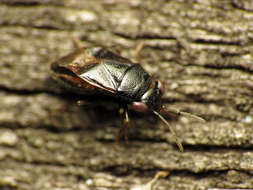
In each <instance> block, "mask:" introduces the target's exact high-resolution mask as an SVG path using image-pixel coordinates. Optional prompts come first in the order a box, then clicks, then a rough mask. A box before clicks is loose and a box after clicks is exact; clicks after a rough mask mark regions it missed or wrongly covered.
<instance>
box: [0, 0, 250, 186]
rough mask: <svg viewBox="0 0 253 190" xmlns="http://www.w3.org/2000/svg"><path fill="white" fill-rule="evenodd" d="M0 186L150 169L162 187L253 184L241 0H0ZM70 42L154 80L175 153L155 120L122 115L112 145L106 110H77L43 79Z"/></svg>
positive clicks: (246, 6) (114, 182)
mask: <svg viewBox="0 0 253 190" xmlns="http://www.w3.org/2000/svg"><path fill="white" fill-rule="evenodd" d="M0 2H1V3H0V16H1V17H0V25H1V27H0V46H1V50H0V66H1V69H0V78H1V80H0V176H1V177H0V187H1V188H3V189H20V190H21V189H22V190H23V189H54V188H68V189H99V188H100V187H105V188H106V189H113V188H115V189H119V188H120V189H130V188H132V187H133V186H134V185H138V184H144V183H146V182H147V181H149V180H150V179H151V178H152V177H153V176H154V175H155V173H156V172H157V171H161V170H162V171H170V175H169V176H168V177H167V178H165V179H163V180H160V181H159V183H158V184H157V185H158V186H159V187H160V188H161V189H207V188H215V187H216V188H253V177H252V169H253V165H252V163H253V151H252V147H253V138H252V134H253V127H252V124H253V116H252V113H253V106H252V105H253V98H252V94H253V75H252V72H253V64H252V61H253V59H252V49H253V48H252V47H253V46H252V38H253V29H252V10H253V7H252V3H251V1H250V0H249V1H239V0H238V1H237V0H229V1H218V0H217V1H213V0H207V1H186V0H185V1H165V0H161V1H153V0H146V1H141V0H129V1H123V0H104V1H99V0H85V1H80V0H74V1H64V0H63V1H53V0H52V1H43V0H14V1H13V0H12V1H7V0H1V1H0ZM72 37H77V38H79V39H81V40H82V41H85V43H86V44H88V45H102V46H106V47H116V48H117V49H119V50H120V51H121V55H123V56H125V57H128V58H130V59H132V60H134V59H135V57H134V49H135V47H136V46H137V44H139V43H140V42H144V43H145V44H146V46H145V47H144V49H143V50H142V52H141V58H142V59H141V60H142V64H143V67H144V68H145V69H146V70H147V71H148V72H149V73H151V74H152V75H155V77H157V78H159V79H160V80H161V81H164V83H165V86H166V93H165V96H164V102H165V105H166V106H167V107H170V108H176V109H179V110H182V111H187V112H190V113H194V114H196V115H199V116H201V117H203V118H205V119H206V120H207V122H206V123H205V124H203V123H200V122H198V121H195V120H192V119H189V118H183V117H181V118H179V119H178V120H175V119H171V120H170V123H171V125H172V126H173V127H174V128H175V130H176V132H177V134H178V136H179V137H180V138H181V139H182V140H183V145H184V147H185V152H183V153H181V152H179V151H178V148H177V147H176V146H175V139H174V138H173V136H172V135H171V133H170V132H169V130H168V129H166V128H164V127H163V124H162V122H160V121H158V120H156V118H155V116H153V115H143V114H139V113H135V112H131V113H130V114H131V115H130V116H131V125H130V129H129V143H128V144H125V143H121V144H119V145H118V146H116V147H115V144H114V139H115V136H116V135H117V131H118V129H119V127H120V119H119V116H118V110H117V107H116V108H115V106H114V107H113V106H110V105H108V106H106V107H102V108H90V107H89V108H87V109H86V108H81V107H78V106H76V105H75V103H74V102H75V100H76V98H75V97H74V96H72V95H69V94H65V93H64V91H62V90H61V89H60V88H59V87H58V86H57V85H56V84H55V83H53V82H52V81H51V80H50V70H49V65H50V63H51V62H53V61H54V60H56V59H58V58H60V57H61V56H63V55H65V54H67V53H69V52H71V51H73V49H74V46H73V43H72Z"/></svg>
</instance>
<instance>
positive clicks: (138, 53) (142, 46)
mask: <svg viewBox="0 0 253 190" xmlns="http://www.w3.org/2000/svg"><path fill="white" fill-rule="evenodd" d="M144 46H145V43H144V42H140V43H139V44H138V45H137V47H136V48H135V51H134V55H135V57H136V58H137V60H138V62H139V64H141V56H140V53H141V50H142V49H143V48H144Z"/></svg>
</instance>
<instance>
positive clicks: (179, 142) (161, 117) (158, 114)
mask: <svg viewBox="0 0 253 190" xmlns="http://www.w3.org/2000/svg"><path fill="white" fill-rule="evenodd" d="M153 113H154V114H155V115H157V116H158V117H159V118H160V119H161V120H162V121H163V122H164V123H165V124H166V125H167V126H168V127H169V129H170V132H171V133H172V135H173V136H174V138H175V140H176V144H177V146H178V148H179V150H180V151H181V152H183V151H184V147H183V145H182V143H181V140H180V139H179V138H178V137H177V134H176V132H175V131H174V130H173V128H172V127H171V126H170V124H169V122H168V121H167V120H166V119H164V117H163V116H162V115H161V114H160V113H158V112H156V111H155V110H153Z"/></svg>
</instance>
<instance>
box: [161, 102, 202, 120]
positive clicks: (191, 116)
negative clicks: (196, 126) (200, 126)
mask: <svg viewBox="0 0 253 190" xmlns="http://www.w3.org/2000/svg"><path fill="white" fill-rule="evenodd" d="M161 113H162V114H166V115H167V114H176V115H178V116H183V117H188V118H192V119H195V120H198V121H200V122H203V123H205V122H206V120H205V119H203V118H202V117H199V116H197V115H194V114H191V113H188V112H183V111H179V110H176V109H171V108H170V109H167V108H165V107H164V106H162V108H161Z"/></svg>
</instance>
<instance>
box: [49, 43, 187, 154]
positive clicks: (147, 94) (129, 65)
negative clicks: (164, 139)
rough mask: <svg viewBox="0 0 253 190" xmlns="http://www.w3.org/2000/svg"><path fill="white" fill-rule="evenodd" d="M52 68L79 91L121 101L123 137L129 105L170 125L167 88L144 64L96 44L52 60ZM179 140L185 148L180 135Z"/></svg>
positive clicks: (64, 82) (73, 88) (64, 81)
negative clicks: (165, 103)
mask: <svg viewBox="0 0 253 190" xmlns="http://www.w3.org/2000/svg"><path fill="white" fill-rule="evenodd" d="M51 69H52V71H53V77H54V78H56V79H57V80H58V81H61V82H63V84H64V85H65V86H67V87H68V88H69V89H70V90H72V91H75V92H76V93H78V94H84V95H99V96H101V97H105V96H108V97H111V98H112V99H114V100H115V101H116V102H118V103H119V105H120V107H121V109H120V114H121V115H122V116H123V117H124V119H123V126H122V127H121V129H120V132H119V135H118V136H119V137H120V136H121V134H122V133H124V134H126V133H125V132H126V127H127V124H128V123H129V117H128V106H129V105H130V106H132V109H134V110H135V111H140V112H147V111H152V112H153V113H154V114H155V115H157V116H158V117H159V118H160V119H161V120H162V121H163V122H165V123H166V125H168V126H169V124H168V122H167V121H166V120H165V119H164V118H163V117H162V116H161V114H160V112H161V110H163V106H162V105H161V97H162V94H163V92H164V87H163V85H162V83H161V82H160V81H158V80H156V81H154V80H153V79H152V77H151V76H150V75H149V74H148V73H147V72H146V71H145V70H144V69H143V68H142V67H141V65H140V64H136V63H133V62H131V61H130V60H128V59H126V58H123V57H121V56H119V55H117V54H115V53H113V52H111V51H109V50H107V49H104V48H101V47H92V48H79V49H77V50H76V51H75V52H73V53H71V54H69V55H67V56H65V57H63V58H61V59H59V60H58V61H56V62H54V63H52V65H51ZM169 127H170V126H169ZM170 130H171V131H172V133H173V134H174V135H175V133H174V131H173V130H172V129H171V128H170ZM175 137H176V135H175ZM176 142H177V144H178V146H179V148H180V150H181V151H183V147H182V144H181V142H180V141H179V139H177V137H176Z"/></svg>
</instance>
